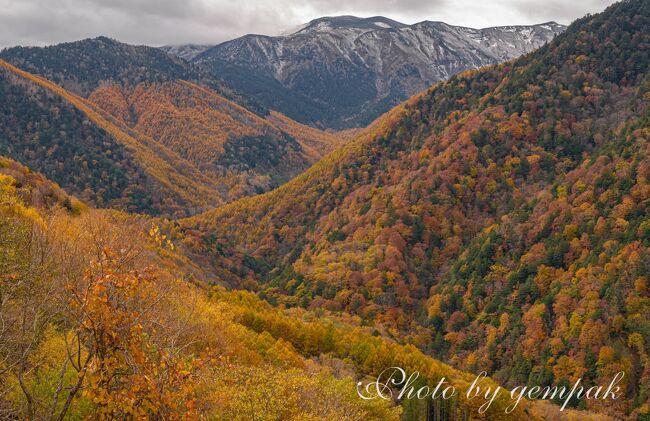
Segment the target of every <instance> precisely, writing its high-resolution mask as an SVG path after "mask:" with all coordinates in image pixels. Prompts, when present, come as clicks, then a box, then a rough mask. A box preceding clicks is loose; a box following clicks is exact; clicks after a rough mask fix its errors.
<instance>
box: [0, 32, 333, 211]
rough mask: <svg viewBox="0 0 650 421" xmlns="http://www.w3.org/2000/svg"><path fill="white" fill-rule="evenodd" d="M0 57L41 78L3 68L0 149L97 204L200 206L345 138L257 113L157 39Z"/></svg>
mask: <svg viewBox="0 0 650 421" xmlns="http://www.w3.org/2000/svg"><path fill="white" fill-rule="evenodd" d="M0 57H4V58H6V59H7V60H11V62H12V63H14V64H15V65H16V66H19V67H22V68H23V69H28V70H29V71H32V72H34V73H35V74H37V75H41V76H42V77H41V78H39V77H32V75H31V74H29V73H19V72H17V71H15V68H14V67H12V66H9V65H7V66H3V69H4V70H3V78H2V89H3V92H4V93H5V96H6V98H7V100H6V101H5V102H4V103H3V104H2V106H3V107H4V108H5V109H4V112H3V115H2V118H3V120H4V121H3V125H2V129H1V130H0V148H2V150H1V151H0V152H2V153H4V154H7V155H9V156H11V157H12V158H14V159H17V160H19V161H21V162H22V163H24V164H28V165H30V166H31V167H33V168H37V169H39V170H41V171H42V172H43V173H45V174H46V175H47V176H48V177H50V178H52V179H53V180H56V181H57V182H59V183H60V184H61V185H62V186H63V187H65V188H68V189H70V191H71V192H73V193H75V194H78V195H80V197H82V198H83V199H84V200H86V201H89V202H90V203H93V204H95V205H97V206H101V207H107V206H109V207H117V208H120V209H124V210H129V211H137V212H146V213H151V214H162V215H168V216H184V215H191V214H195V213H197V212H199V211H203V210H206V209H208V208H209V207H210V206H214V205H217V204H222V203H226V202H228V201H232V200H234V199H237V198H239V197H242V196H245V195H250V194H255V193H260V192H263V191H267V190H269V189H271V188H273V187H277V186H278V185H280V184H282V183H283V182H285V181H287V180H289V179H290V178H292V177H294V176H295V175H297V174H299V173H300V172H301V171H303V170H304V169H306V168H308V167H309V166H310V165H311V164H313V163H314V162H316V161H317V160H318V159H320V158H321V157H322V156H323V155H324V154H325V153H327V152H329V151H330V150H332V149H333V148H334V147H336V146H337V145H339V144H342V143H343V141H342V140H340V137H339V136H337V135H336V134H334V133H326V132H322V131H319V130H316V129H309V130H307V129H306V128H304V127H303V126H302V125H300V124H298V123H295V122H293V121H292V120H290V119H288V118H286V117H284V116H280V115H279V114H277V113H269V112H267V111H265V110H264V112H260V114H261V115H260V114H255V112H253V111H256V108H255V107H250V106H249V105H250V104H248V103H247V102H246V101H240V100H241V98H242V97H241V96H238V95H237V94H234V93H233V92H232V91H231V90H228V89H226V88H224V87H223V84H221V83H220V82H218V81H216V80H215V79H214V78H208V77H205V76H203V75H202V74H201V72H200V71H199V70H198V69H197V68H195V67H194V66H192V65H190V64H188V63H186V62H183V61H182V60H178V59H174V58H172V57H170V56H168V55H166V54H165V53H164V52H162V51H160V50H158V49H155V48H150V47H144V46H141V47H140V46H138V47H136V46H130V45H126V44H121V43H118V42H116V41H113V40H110V39H107V38H102V37H100V38H97V39H92V40H83V41H79V42H75V43H67V44H60V45H57V46H52V47H45V48H20V47H18V48H12V49H8V50H4V51H3V52H2V53H0ZM43 77H45V78H51V79H52V80H54V81H56V82H57V83H59V84H60V85H61V86H62V87H59V86H57V85H55V84H54V83H50V82H48V80H47V79H43ZM40 81H43V83H40ZM34 82H37V83H36V85H38V86H39V88H36V87H34ZM65 88H68V89H70V90H67V89H65ZM43 89H45V91H43ZM75 93H76V94H75ZM224 95H225V96H224ZM227 97H228V98H232V99H234V100H236V101H240V102H241V103H243V106H242V105H239V104H238V103H236V102H233V101H232V100H230V99H227ZM245 106H249V108H251V109H252V110H253V111H250V110H249V109H248V108H245ZM75 108H76V109H75ZM89 110H90V111H89ZM258 111H259V110H258ZM14 114H16V115H14ZM84 115H85V117H84ZM85 119H89V120H90V121H84V120H85ZM99 120H101V121H102V122H103V123H99ZM276 122H277V123H276ZM92 123H94V124H92ZM118 163H119V164H118ZM154 173H155V175H153V174H154ZM152 175H153V178H154V179H155V181H153V182H152V181H151V177H148V176H152ZM159 183H162V185H161V186H158V184H159ZM146 189H151V194H150V195H149V194H148V193H145V190H146ZM149 196H151V197H149Z"/></svg>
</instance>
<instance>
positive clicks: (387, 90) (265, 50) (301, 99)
mask: <svg viewBox="0 0 650 421" xmlns="http://www.w3.org/2000/svg"><path fill="white" fill-rule="evenodd" d="M564 29H565V26H563V25H560V24H557V23H555V22H548V23H544V24H539V25H531V26H504V27H493V28H485V29H473V28H466V27H460V26H453V25H448V24H446V23H443V22H430V21H424V22H420V23H416V24H413V25H405V24H403V23H400V22H396V21H394V20H391V19H387V18H384V17H381V16H377V17H372V18H358V17H354V16H338V17H325V18H320V19H316V20H313V21H311V22H309V23H308V24H306V25H303V26H301V27H299V28H296V30H295V31H294V32H292V33H290V34H287V35H283V36H277V37H270V36H264V35H246V36H244V37H241V38H237V39H235V40H232V41H227V42H224V43H222V44H219V45H216V46H214V47H211V48H206V47H205V46H193V45H190V46H185V47H183V46H176V47H163V49H164V50H165V51H167V52H169V53H172V54H176V55H178V56H180V57H183V58H185V59H189V60H190V61H192V62H193V63H197V64H201V65H203V66H205V67H206V68H207V69H208V71H210V72H212V74H214V75H215V76H216V77H218V78H220V79H222V80H224V81H226V82H227V83H228V84H229V85H230V86H232V87H234V88H235V89H236V90H238V91H240V92H242V93H244V94H246V95H249V96H251V97H253V98H255V99H256V100H257V101H258V102H259V103H261V104H263V105H265V106H267V107H268V108H271V109H275V110H278V111H281V112H283V113H284V114H286V115H287V116H289V117H291V118H293V119H295V120H297V121H300V122H302V123H307V124H311V125H314V126H317V127H332V128H339V129H340V128H348V127H359V126H365V125H367V124H369V123H370V122H371V121H372V120H374V119H375V118H377V117H378V116H379V115H381V114H383V113H384V112H386V111H388V110H389V109H390V108H392V107H394V106H395V105H397V104H398V103H399V102H401V101H403V100H405V99H406V98H408V97H410V96H411V95H414V94H416V93H417V92H419V91H421V90H423V89H426V88H427V87H428V86H429V85H431V84H433V83H436V82H439V81H442V80H446V79H448V78H449V77H450V76H452V75H454V74H456V73H458V72H461V71H463V70H467V69H476V68H479V67H483V66H486V65H490V64H496V63H500V62H503V61H507V60H510V59H513V58H516V57H519V56H520V55H522V54H525V53H528V52H530V51H532V50H534V49H536V48H538V47H541V46H542V45H544V44H546V43H548V42H549V41H550V40H551V39H553V37H554V36H556V35H557V34H559V33H561V32H562V31H563V30H564Z"/></svg>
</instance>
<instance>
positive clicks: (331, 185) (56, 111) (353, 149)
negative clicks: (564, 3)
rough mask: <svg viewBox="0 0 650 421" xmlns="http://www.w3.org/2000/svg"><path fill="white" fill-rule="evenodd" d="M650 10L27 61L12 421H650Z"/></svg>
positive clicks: (7, 298)
mask: <svg viewBox="0 0 650 421" xmlns="http://www.w3.org/2000/svg"><path fill="white" fill-rule="evenodd" d="M648 5H649V3H648V0H624V1H621V2H619V3H616V4H614V5H612V6H610V7H608V8H607V9H606V10H605V11H604V12H602V13H600V14H597V15H593V16H591V15H589V16H585V17H583V18H581V19H578V20H577V21H575V22H574V23H572V24H571V25H570V26H569V27H567V28H561V27H559V26H556V25H554V24H544V25H537V26H532V27H527V29H523V27H505V28H491V29H485V30H473V29H468V28H456V27H452V26H449V25H445V24H441V23H435V22H423V23H421V24H416V25H404V24H401V23H399V22H395V21H392V20H389V19H386V18H370V19H359V18H354V17H339V18H323V19H319V20H316V21H313V22H311V23H310V24H308V25H305V26H303V27H300V28H297V29H295V30H292V31H290V32H291V33H289V34H287V35H283V36H281V37H261V36H254V35H251V36H247V37H244V38H241V39H238V40H234V41H231V42H229V43H225V44H221V45H218V46H215V47H212V48H208V49H205V50H203V47H197V46H194V47H192V49H183V48H182V47H178V48H176V49H175V50H174V51H172V50H169V49H168V51H170V52H174V54H178V55H179V56H183V57H185V58H180V57H175V56H174V55H170V54H167V53H166V52H165V51H163V50H161V49H158V48H151V47H146V46H131V45H126V44H123V43H119V42H117V41H115V40H111V39H108V38H105V37H99V38H96V39H89V40H83V41H78V42H72V43H65V44H60V45H57V46H52V47H46V48H22V47H17V48H12V49H7V50H3V51H2V52H0V98H2V101H0V155H2V156H0V297H2V299H1V300H0V316H1V318H2V321H3V323H2V329H0V418H7V419H40V418H44V419H66V418H70V419H132V418H133V419H175V418H183V417H184V418H187V419H199V418H202V417H204V418H214V419H254V418H256V417H257V416H259V415H260V414H264V415H265V416H268V417H269V418H272V419H322V418H325V419H350V420H362V419H381V420H384V419H386V420H398V419H426V418H427V417H431V416H433V417H435V418H436V419H440V420H441V421H447V420H456V419H474V418H477V419H489V420H520V419H533V420H571V419H580V418H583V419H589V420H598V421H601V420H602V421H604V420H608V421H609V420H614V419H629V420H647V419H650V386H649V385H650V357H649V356H650V322H649V320H650V278H649V277H648V274H649V273H650V216H649V215H650V212H649V207H650V158H649V155H650V153H649V152H650V144H649V141H650V72H649V70H650V7H648ZM507 28H509V29H507ZM556 32H561V33H559V34H557V35H556V34H555V33H556ZM426 34H429V35H427V36H429V38H426V39H427V41H426V42H425V43H423V44H421V45H420V46H419V47H418V46H417V45H418V44H416V41H417V40H419V39H425V38H423V37H425V35H426ZM432 34H435V35H432ZM542 38H547V39H546V40H544V41H541V39H542ZM296 40H302V41H301V43H298V42H297V41H296ZM533 40H536V41H533ZM276 43H277V44H276ZM284 43H286V44H284ZM293 43H295V44H293ZM495 43H496V45H493V44H495ZM535 43H537V44H535ZM533 44H535V46H536V47H538V48H535V47H534V46H533ZM278 45H282V48H281V50H278V49H277V48H279V47H277V46H278ZM407 46H409V48H411V50H410V52H409V53H408V54H407V53H406V52H405V50H404V49H405V48H406V47H407ZM425 47H426V48H425ZM285 48H286V51H285ZM524 49H529V50H526V51H530V52H528V53H527V54H523V55H521V54H522V53H524V52H525V51H523V50H524ZM201 50H202V51H201ZM520 50H521V51H520ZM371 53H372V54H371ZM511 54H512V55H513V56H514V55H517V56H518V57H516V58H515V57H510V55H511ZM247 55H248V56H247ZM443 57H445V58H444V59H443ZM279 58H282V60H280V61H278V60H279ZM289 58H291V60H289ZM508 58H510V60H507V59H508ZM187 59H190V61H188V60H187ZM285 59H286V60H285ZM362 59H363V60H362ZM431 59H436V60H438V59H440V60H442V61H438V62H436V63H437V64H436V65H431V64H427V65H425V64H424V62H425V61H427V60H431ZM265 60H266V61H267V62H268V63H267V62H265ZM364 60H365V61H364ZM373 60H375V61H376V62H375V61H373ZM482 60H485V61H486V63H485V64H488V65H487V66H484V67H480V68H475V67H478V66H482V64H481V63H482ZM504 60H505V61H504ZM371 62H373V63H376V64H377V66H376V67H372V68H371V67H370V66H369V63H371ZM246 63H249V64H246ZM250 63H252V64H250ZM278 63H280V64H281V65H280V66H279V67H276V66H277V64H278ZM296 63H297V64H296ZM463 63H465V64H463ZM416 65H417V66H420V65H422V66H423V67H422V70H413V71H412V72H411V73H409V71H408V69H409V68H417V66H416ZM409 66H411V67H409ZM258 67H259V69H262V68H263V70H259V69H258ZM368 69H371V70H372V71H369V70H368ZM378 69H379V70H381V72H382V74H381V77H379V76H373V74H374V73H373V71H379V70H378ZM399 69H402V70H399ZM405 69H406V70H405ZM425 70H426V71H427V72H431V73H427V74H428V75H429V76H426V77H432V78H433V77H440V78H441V79H444V80H441V81H439V82H438V83H435V84H433V85H431V86H429V85H428V83H429V82H426V83H425V79H426V78H425V77H424V76H423V75H424V72H425ZM393 71H395V73H391V72H393ZM400 72H401V73H400ZM420 72H423V73H420ZM278 74H282V75H293V76H288V78H287V79H286V80H285V79H282V78H280V77H279V76H277V75H278ZM389 75H392V76H389ZM409 75H413V78H410V77H409ZM436 75H437V76H436ZM276 76H277V77H276ZM375 77H378V79H375ZM390 78H393V79H390ZM380 79H381V80H383V81H386V80H389V79H390V80H392V81H391V82H386V83H387V85H382V83H384V82H381V83H380V82H379V80H380ZM289 80H291V81H292V82H291V83H293V85H289V84H287V86H285V85H284V83H287V82H286V81H289ZM419 83H421V84H422V85H418V84H419ZM327 86H329V88H326V87H327ZM381 86H391V87H393V86H394V87H395V91H394V92H393V91H392V90H390V89H389V90H388V91H386V90H383V91H382V92H383V93H384V94H386V95H390V94H389V93H390V92H393V93H395V95H396V96H395V97H394V98H392V99H385V98H384V100H383V101H385V106H386V107H389V103H392V101H398V98H400V97H399V96H398V94H397V92H398V91H400V90H404V92H402V93H400V94H399V95H403V96H406V95H408V94H407V93H406V92H407V89H414V90H416V89H418V88H417V86H420V87H421V88H425V89H423V90H421V91H419V92H416V93H415V94H414V95H413V96H411V97H409V98H408V99H407V100H405V101H404V102H401V103H400V104H399V105H397V106H395V107H393V108H390V110H388V111H387V112H386V113H383V114H381V115H380V116H378V117H377V118H376V119H374V120H372V119H373V118H374V117H371V116H374V115H379V113H381V111H380V109H382V107H383V105H381V106H380V105H377V104H380V102H381V101H380V102H375V103H374V104H375V105H368V106H367V108H363V107H356V106H355V105H353V104H357V105H358V104H370V103H372V102H373V101H375V100H376V99H377V97H378V96H380V95H379V94H378V92H380V87H381ZM369 87H373V88H372V89H374V91H373V90H372V89H371V88H369ZM299 88H300V89H302V90H304V92H301V91H300V90H299ZM329 89H331V90H332V91H331V92H330V90H329ZM337 89H339V90H338V91H337V92H339V95H340V97H339V99H338V100H337V99H336V97H335V96H334V95H335V94H334V93H333V92H334V91H336V90H337ZM340 89H343V91H342V90H340ZM355 89H356V90H355ZM391 89H392V88H391ZM387 92H389V93H388V94H387ZM319 95H320V97H319ZM328 95H329V96H330V97H329V99H328ZM386 98H387V97H386ZM328 101H330V102H328ZM324 104H326V105H324ZM364 106H365V105H364ZM291 107H295V108H293V110H294V111H295V113H294V114H292V113H291V112H289V111H291V109H292V108H291ZM319 107H320V108H319ZM362 108H363V109H362ZM371 110H374V111H371ZM296 113H298V114H299V115H298V114H296ZM300 113H302V114H300ZM323 116H325V117H323ZM370 120H372V121H371V122H370V123H369V124H368V125H367V126H365V127H364V128H361V129H353V130H346V131H339V132H335V131H333V130H332V129H331V128H341V127H350V126H355V125H358V124H362V123H361V122H362V121H370ZM298 121H300V122H298ZM353 122H356V123H353ZM363 124H365V123H363ZM319 126H321V127H328V128H329V130H321V129H320V128H318V127H319ZM388 367H402V368H403V369H405V370H406V371H407V372H408V373H412V372H415V371H417V372H418V373H420V377H419V378H418V379H417V381H416V382H415V383H414V385H415V386H416V387H424V386H426V387H431V388H433V387H435V385H436V384H437V383H438V381H439V380H440V379H441V378H442V377H444V378H445V379H446V380H447V381H448V382H449V384H451V385H453V386H454V387H455V388H456V389H457V391H458V395H457V396H456V397H455V398H454V399H451V400H440V399H438V400H436V399H390V400H383V399H375V400H364V399H360V398H359V395H358V393H359V391H361V392H362V393H363V392H364V390H365V392H368V391H372V390H374V389H373V388H372V384H373V383H372V382H373V381H374V380H376V379H377V376H379V375H380V374H381V373H385V370H386V369H387V368H388ZM482 371H485V372H487V373H488V375H489V376H490V378H487V379H485V383H483V385H489V386H491V387H494V388H496V386H497V385H500V386H502V387H503V388H507V389H512V388H514V387H517V386H522V385H529V386H534V385H536V386H540V387H548V388H549V389H551V388H552V386H557V387H558V388H570V387H571V386H572V385H574V384H576V382H579V383H580V384H581V385H583V386H584V387H592V386H595V385H607V384H609V383H610V382H611V381H612V379H613V378H614V377H615V376H617V375H618V373H621V372H622V373H624V376H623V378H622V379H621V380H620V383H619V386H620V395H619V398H618V399H607V400H601V399H575V398H572V399H567V400H565V399H564V398H561V397H558V396H552V397H550V399H545V400H543V401H540V400H530V401H529V400H527V399H524V401H522V402H521V404H520V405H519V406H518V407H517V408H516V409H515V410H514V411H513V412H512V413H507V412H506V408H507V407H509V406H510V405H511V404H512V401H511V400H510V399H509V397H510V396H509V393H502V394H501V395H499V396H497V398H496V399H495V400H494V402H493V404H492V405H491V406H490V407H489V408H488V409H487V410H486V412H485V413H479V412H478V409H479V406H480V405H481V404H482V403H483V401H481V400H479V399H471V398H467V396H468V395H467V394H466V393H467V391H468V389H469V387H470V386H471V384H472V381H473V380H474V379H475V376H476V374H477V373H480V372H482ZM224 373H227V375H224ZM368 385H370V386H368ZM366 387H369V388H366ZM364 388H365V389H364ZM384 390H385V389H384ZM561 405H566V406H567V410H566V411H560V409H559V406H561Z"/></svg>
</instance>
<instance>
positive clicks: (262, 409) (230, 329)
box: [0, 157, 557, 420]
mask: <svg viewBox="0 0 650 421" xmlns="http://www.w3.org/2000/svg"><path fill="white" fill-rule="evenodd" d="M44 197H47V198H50V199H48V200H45V201H44V200H43V198H44ZM70 204H72V206H70ZM169 234H170V233H169V232H165V230H164V229H161V228H160V227H159V226H158V225H157V224H156V220H154V219H152V218H150V217H147V216H142V215H130V214H126V213H122V212H118V211H113V210H96V209H92V208H87V207H85V206H82V205H79V204H78V202H77V201H76V199H74V198H72V197H70V196H67V195H66V194H65V193H63V192H61V191H60V190H59V189H58V188H57V187H56V186H55V185H54V184H53V183H51V182H50V181H48V180H47V179H45V178H44V177H43V176H42V175H40V174H36V173H32V172H31V171H30V170H28V169H27V168H25V167H23V166H21V165H19V164H18V163H16V162H12V161H10V160H8V159H6V158H4V157H0V250H1V251H2V253H3V254H2V255H3V259H1V260H0V279H2V280H3V281H2V282H1V283H0V294H1V296H2V298H3V299H2V300H1V301H0V314H2V318H3V321H4V322H5V324H4V326H3V329H2V330H0V361H2V368H3V369H2V371H0V417H2V418H3V419H4V418H6V419H25V418H28V419H40V418H54V419H84V418H92V419H105V418H107V419H125V418H139V419H143V418H144V419H176V418H181V417H185V418H188V419H199V418H204V417H205V418H213V419H252V418H254V417H255V416H257V415H259V414H260V413H262V414H264V416H266V417H272V418H274V419H275V418H277V419H292V420H305V419H327V420H368V419H372V420H398V419H400V415H401V414H403V415H404V416H405V417H411V418H414V417H418V416H421V415H422V414H424V413H426V412H427V411H429V410H436V411H438V412H444V413H446V414H447V416H448V417H451V416H452V414H453V416H454V417H459V418H460V417H462V416H463V415H469V414H476V413H477V409H478V405H477V402H478V401H476V400H474V401H468V400H467V399H466V398H465V397H464V391H465V390H466V389H467V387H468V386H469V385H470V383H471V380H472V379H473V376H471V375H470V374H467V373H462V372H460V371H457V370H455V369H453V368H451V367H449V366H447V365H445V364H442V363H440V362H439V361H436V360H434V359H433V358H431V357H427V356H425V355H424V354H423V353H422V352H420V351H418V350H417V349H416V348H415V347H412V346H403V345H399V344H397V343H395V342H394V341H391V340H389V339H385V338H381V337H378V336H376V335H374V334H373V331H372V329H370V328H368V327H360V326H359V325H358V320H356V319H354V318H351V317H347V318H341V317H335V316H332V315H329V314H325V313H323V312H322V311H321V312H319V313H318V315H316V314H314V313H311V312H308V311H304V310H299V309H293V310H286V309H280V308H274V307H272V306H271V305H270V304H268V303H266V302H264V301H262V300H261V299H260V298H259V297H256V296H255V295H254V294H252V293H248V292H242V291H239V292H236V291H235V292H233V291H226V290H225V289H224V288H222V287H215V288H206V287H205V284H200V285H194V283H193V282H192V281H194V280H195V279H196V278H195V276H201V274H200V271H201V269H200V268H198V267H197V266H195V265H193V264H192V263H191V262H190V261H189V260H188V259H187V258H185V257H184V256H183V255H182V254H179V253H178V252H177V249H176V248H175V247H174V244H173V243H172V242H170V241H169ZM387 365H389V366H390V365H395V366H400V367H403V368H404V369H405V370H408V371H409V372H413V371H416V370H417V371H419V372H420V373H421V376H422V384H424V383H423V382H424V381H427V382H429V383H430V384H433V383H434V382H437V381H439V379H440V378H442V377H444V378H445V379H446V380H447V382H449V383H450V384H452V385H454V386H455V387H457V388H458V394H459V397H458V398H457V399H454V400H453V401H448V402H446V403H444V405H443V404H442V403H441V402H440V401H438V402H437V403H434V401H433V400H422V401H420V400H412V401H405V402H403V403H402V405H396V402H393V401H390V400H382V399H375V400H363V399H360V398H359V397H358V395H357V382H358V381H362V382H365V381H367V380H370V378H371V377H372V376H377V375H378V374H379V373H380V372H381V371H383V370H384V369H385V368H386V366H387ZM226 373H227V375H225V374H226ZM490 384H493V383H492V382H490ZM508 403H509V401H508V400H507V399H506V398H505V395H502V397H501V398H499V399H497V400H496V401H495V402H494V404H493V406H492V408H491V409H490V410H489V411H488V412H487V413H486V414H485V417H489V419H491V420H498V419H509V418H508V417H507V416H506V415H504V414H505V413H504V411H505V406H506V405H507V404H508ZM426 405H430V406H431V408H429V409H427V406H426ZM549 410H550V411H553V409H552V408H550V409H549V408H548V407H547V406H544V405H537V404H529V403H528V402H522V403H521V405H520V407H519V408H518V409H517V410H516V411H515V412H513V415H512V416H514V417H522V416H524V413H527V414H529V415H530V416H531V417H532V419H540V420H541V419H543V418H542V416H543V414H547V413H548V411H549ZM524 411H525V412H524ZM555 412H557V411H555Z"/></svg>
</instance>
